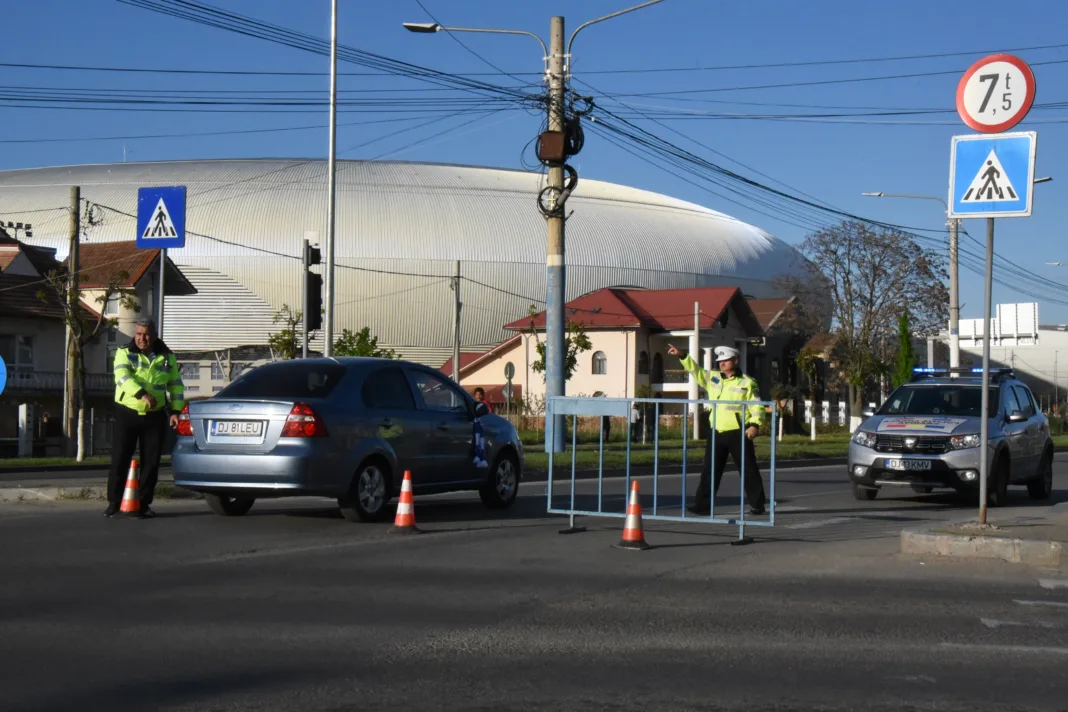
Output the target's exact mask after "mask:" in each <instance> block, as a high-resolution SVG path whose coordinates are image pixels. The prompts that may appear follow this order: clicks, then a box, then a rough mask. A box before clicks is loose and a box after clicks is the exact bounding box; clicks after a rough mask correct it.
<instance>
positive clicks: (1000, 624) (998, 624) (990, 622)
mask: <svg viewBox="0 0 1068 712" xmlns="http://www.w3.org/2000/svg"><path fill="white" fill-rule="evenodd" d="M979 622H981V623H982V624H983V625H985V626H986V627H987V628H1046V629H1047V630H1048V629H1053V628H1063V627H1064V624H1062V623H1051V622H1049V621H1002V620H998V619H997V618H980V619H979Z"/></svg>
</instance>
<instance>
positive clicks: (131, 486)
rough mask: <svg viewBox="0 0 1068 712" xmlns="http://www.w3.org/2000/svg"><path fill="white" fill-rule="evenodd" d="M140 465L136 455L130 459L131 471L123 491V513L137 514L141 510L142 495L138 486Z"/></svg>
mask: <svg viewBox="0 0 1068 712" xmlns="http://www.w3.org/2000/svg"><path fill="white" fill-rule="evenodd" d="M140 465H141V463H139V462H138V461H137V458H136V457H135V458H134V459H132V460H130V473H129V474H128V475H126V490H125V491H124V492H123V493H122V505H121V506H120V507H119V511H120V512H122V513H123V514H137V513H138V512H139V511H141V495H140V494H139V493H138V487H137V471H138V469H140Z"/></svg>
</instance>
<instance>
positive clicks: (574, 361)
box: [530, 306, 593, 382]
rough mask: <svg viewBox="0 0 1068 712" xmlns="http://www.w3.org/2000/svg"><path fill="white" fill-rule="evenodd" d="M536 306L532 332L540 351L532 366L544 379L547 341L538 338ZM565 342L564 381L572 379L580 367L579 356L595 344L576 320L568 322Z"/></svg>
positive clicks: (531, 319) (531, 321)
mask: <svg viewBox="0 0 1068 712" xmlns="http://www.w3.org/2000/svg"><path fill="white" fill-rule="evenodd" d="M535 314H536V312H535V311H534V307H533V306H531V307H530V333H531V334H532V335H533V336H534V341H535V348H536V349H537V352H538V358H537V359H536V360H535V361H534V362H533V363H532V364H530V368H531V369H532V370H533V371H534V372H536V373H540V374H541V377H542V380H544V379H545V342H543V341H542V340H541V339H539V338H538V330H537V329H536V328H534V315H535ZM565 344H566V347H567V358H566V359H565V360H564V381H565V382H567V381H570V380H571V376H573V375H574V374H575V369H576V368H578V357H579V354H580V353H583V352H584V351H589V350H590V349H591V348H593V344H592V343H590V337H588V336H586V329H585V328H583V326H582V324H579V323H578V322H575V321H568V322H567V336H566V338H565Z"/></svg>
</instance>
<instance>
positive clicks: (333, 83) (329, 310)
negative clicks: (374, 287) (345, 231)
mask: <svg viewBox="0 0 1068 712" xmlns="http://www.w3.org/2000/svg"><path fill="white" fill-rule="evenodd" d="M330 5H331V12H330V158H329V160H328V166H327V170H328V171H329V173H330V177H329V179H328V184H329V187H328V188H327V190H328V191H329V193H330V195H329V197H328V198H327V209H326V270H325V271H326V280H325V282H326V305H325V306H326V309H325V311H326V314H325V316H326V318H325V319H324V322H325V323H324V324H323V326H324V329H323V356H326V357H330V356H333V355H334V292H335V291H336V289H337V283H336V282H335V281H334V224H335V223H336V218H337V216H336V214H335V211H336V208H337V0H331V3H330ZM304 318H305V319H307V318H308V317H307V315H305V316H304Z"/></svg>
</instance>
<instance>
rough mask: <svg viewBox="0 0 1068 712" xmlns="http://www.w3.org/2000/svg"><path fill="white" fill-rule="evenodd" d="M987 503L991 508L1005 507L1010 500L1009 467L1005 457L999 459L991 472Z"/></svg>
mask: <svg viewBox="0 0 1068 712" xmlns="http://www.w3.org/2000/svg"><path fill="white" fill-rule="evenodd" d="M987 489H988V491H987V494H986V503H987V506H989V507H1004V506H1005V505H1006V503H1007V502H1008V499H1009V466H1008V461H1006V460H1005V458H1004V457H1002V458H1001V459H999V460H998V461H997V463H996V464H995V465H994V468H993V469H992V470H991V472H990V483H989V484H988V485H987Z"/></svg>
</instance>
